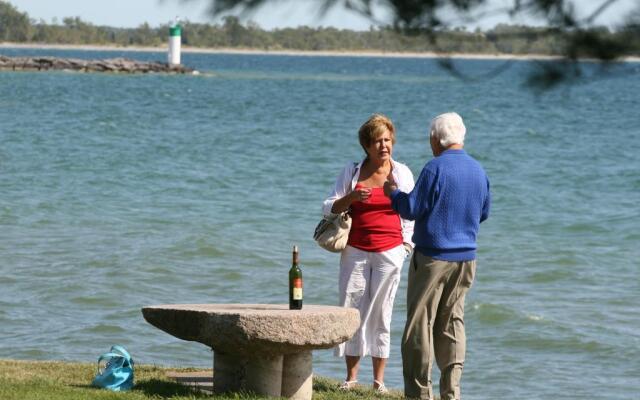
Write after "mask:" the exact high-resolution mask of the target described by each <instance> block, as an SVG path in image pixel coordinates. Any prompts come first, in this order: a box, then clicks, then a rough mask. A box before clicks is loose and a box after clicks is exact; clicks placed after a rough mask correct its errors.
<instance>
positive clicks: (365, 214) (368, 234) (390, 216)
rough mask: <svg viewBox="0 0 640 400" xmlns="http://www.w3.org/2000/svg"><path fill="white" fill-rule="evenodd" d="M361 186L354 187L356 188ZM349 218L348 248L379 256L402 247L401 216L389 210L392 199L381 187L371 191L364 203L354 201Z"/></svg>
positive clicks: (361, 186)
mask: <svg viewBox="0 0 640 400" xmlns="http://www.w3.org/2000/svg"><path fill="white" fill-rule="evenodd" d="M364 187H365V186H363V185H361V184H360V183H358V184H357V185H356V189H359V188H364ZM351 217H352V218H353V221H352V223H351V231H350V232H349V241H348V242H347V244H349V246H353V247H355V248H357V249H360V250H364V251H372V252H377V253H380V252H383V251H386V250H389V249H393V248H394V247H397V246H400V245H401V244H402V226H401V224H400V216H399V215H398V213H396V212H395V211H393V209H392V208H391V199H389V198H388V197H387V196H385V195H384V191H383V189H382V188H371V196H370V197H369V198H368V199H367V200H366V201H364V202H362V201H354V202H353V203H352V204H351Z"/></svg>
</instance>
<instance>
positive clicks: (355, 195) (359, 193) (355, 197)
mask: <svg viewBox="0 0 640 400" xmlns="http://www.w3.org/2000/svg"><path fill="white" fill-rule="evenodd" d="M349 195H350V196H351V202H352V203H353V202H354V201H367V200H368V199H369V197H371V188H358V189H355V190H354V191H353V192H351V193H350V194H349Z"/></svg>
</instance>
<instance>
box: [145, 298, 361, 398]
mask: <svg viewBox="0 0 640 400" xmlns="http://www.w3.org/2000/svg"><path fill="white" fill-rule="evenodd" d="M142 314H143V315H144V318H145V319H146V320H147V322H149V323H150V324H151V325H153V326H155V327H157V328H159V329H162V330H163V331H165V332H167V333H169V334H171V335H173V336H176V337H178V338H180V339H184V340H191V341H195V342H200V343H203V344H205V345H207V346H210V347H211V348H212V349H213V352H214V355H213V370H214V375H213V390H214V392H215V393H225V392H235V391H239V390H248V391H252V392H255V393H257V394H261V395H267V396H274V397H287V398H291V399H296V400H303V399H304V400H309V399H311V394H312V362H311V360H312V356H311V351H312V350H314V349H328V348H331V347H334V346H336V345H338V344H340V343H342V342H345V341H347V340H349V339H350V338H351V337H352V336H353V334H354V333H355V332H356V330H357V329H358V327H359V326H360V316H359V313H358V310H356V309H354V308H342V307H334V306H324V305H305V306H304V307H303V308H302V310H289V308H288V306H287V305H276V304H167V305H158V306H150V307H144V308H143V309H142Z"/></svg>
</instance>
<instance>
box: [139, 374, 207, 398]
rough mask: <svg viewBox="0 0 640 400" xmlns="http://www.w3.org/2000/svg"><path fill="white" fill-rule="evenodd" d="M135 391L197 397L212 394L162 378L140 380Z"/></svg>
mask: <svg viewBox="0 0 640 400" xmlns="http://www.w3.org/2000/svg"><path fill="white" fill-rule="evenodd" d="M132 390H134V391H136V390H139V391H141V392H144V394H146V395H147V396H153V397H161V398H167V397H174V396H190V397H193V398H197V399H204V398H210V397H211V394H208V393H205V392H202V391H200V390H198V389H196V388H193V387H189V386H185V385H181V384H180V383H177V382H167V381H163V380H160V379H147V380H144V381H139V382H137V383H136V385H135V386H134V387H133V389H132Z"/></svg>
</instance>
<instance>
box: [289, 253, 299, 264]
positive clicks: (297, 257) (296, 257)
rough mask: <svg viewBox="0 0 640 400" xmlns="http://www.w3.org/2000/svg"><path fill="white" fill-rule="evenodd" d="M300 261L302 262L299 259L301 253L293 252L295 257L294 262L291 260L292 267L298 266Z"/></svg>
mask: <svg viewBox="0 0 640 400" xmlns="http://www.w3.org/2000/svg"><path fill="white" fill-rule="evenodd" d="M299 260H300V259H299V253H298V252H297V251H294V252H293V257H292V260H291V264H292V265H298V262H299Z"/></svg>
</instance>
